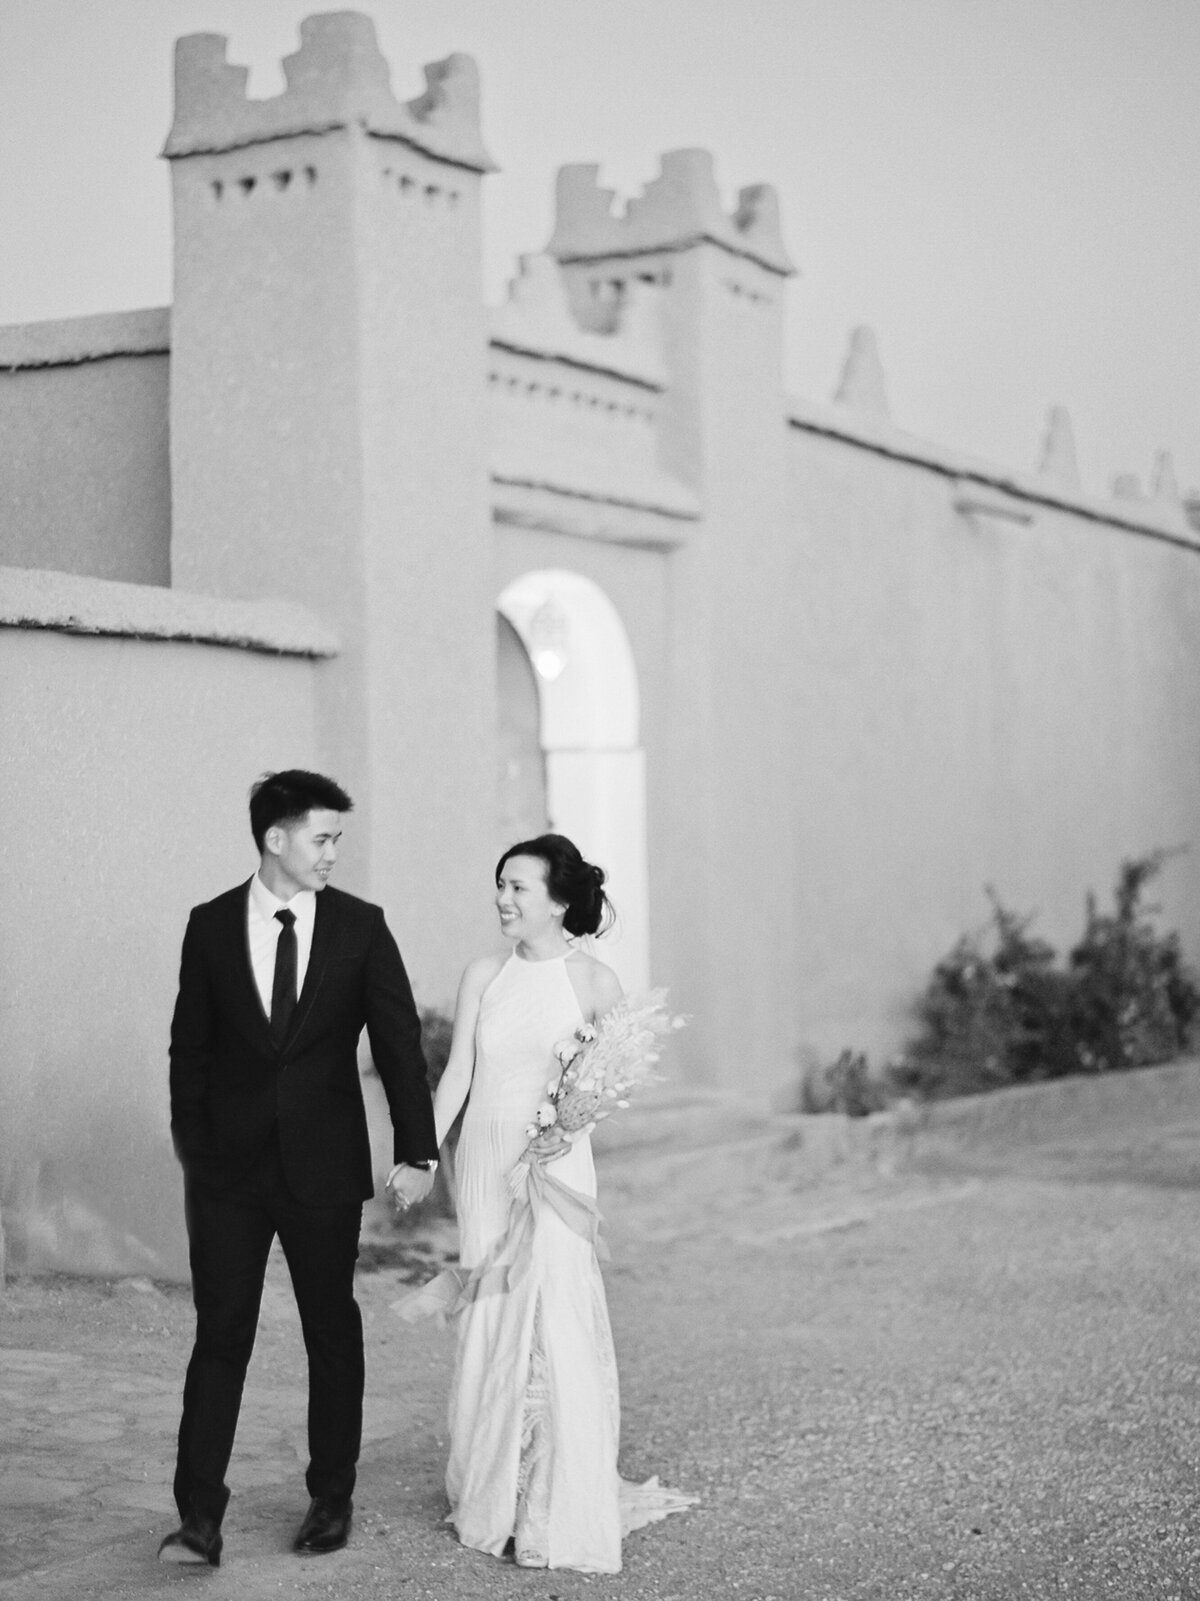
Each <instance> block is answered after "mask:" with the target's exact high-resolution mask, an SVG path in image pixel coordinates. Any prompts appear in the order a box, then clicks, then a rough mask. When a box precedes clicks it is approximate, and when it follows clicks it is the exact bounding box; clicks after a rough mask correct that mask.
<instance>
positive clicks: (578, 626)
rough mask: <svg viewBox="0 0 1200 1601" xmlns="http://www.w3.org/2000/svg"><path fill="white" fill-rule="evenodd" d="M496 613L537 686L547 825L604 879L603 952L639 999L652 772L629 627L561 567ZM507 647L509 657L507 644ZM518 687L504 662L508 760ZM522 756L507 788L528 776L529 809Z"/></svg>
mask: <svg viewBox="0 0 1200 1601" xmlns="http://www.w3.org/2000/svg"><path fill="white" fill-rule="evenodd" d="M498 610H499V612H500V615H501V618H502V619H503V620H505V621H507V622H508V623H509V624H510V625H511V627H512V629H513V630H515V632H516V634H517V636H518V637H519V639H520V641H521V644H522V646H523V647H524V654H525V656H526V659H527V663H528V664H530V666H529V671H530V672H531V673H532V676H533V682H534V684H535V685H536V691H537V697H538V709H539V742H540V754H541V756H542V759H543V760H544V763H545V768H544V771H545V802H544V806H545V814H546V817H547V820H548V822H549V824H550V827H551V828H553V829H555V830H556V831H558V832H559V833H563V834H568V835H570V837H571V838H572V839H573V840H574V841H575V843H576V844H577V845H578V846H579V848H580V850H581V851H582V852H583V854H584V855H585V856H587V857H588V858H589V859H590V860H592V861H597V862H599V863H601V865H602V866H604V867H605V868H606V869H607V871H608V874H609V888H610V889H611V891H612V898H613V903H614V905H615V907H616V909H617V914H618V920H617V926H616V928H614V930H613V932H612V934H611V936H610V937H608V938H606V940H605V942H604V947H605V949H604V955H605V960H606V961H610V962H611V963H612V965H613V967H615V968H616V970H617V972H618V973H619V974H620V976H621V979H622V982H623V983H624V984H625V987H626V988H627V989H629V990H639V989H644V988H645V986H646V984H647V983H648V982H649V966H650V919H649V905H648V900H649V895H648V879H647V870H646V762H645V753H644V751H643V750H642V747H641V742H640V733H639V720H640V704H639V696H638V684H637V669H636V666H635V664H634V659H633V651H632V650H631V648H630V645H629V637H628V635H627V634H626V632H625V626H624V624H623V623H622V621H621V618H620V615H619V613H618V612H617V609H616V607H615V606H614V605H613V603H612V601H611V600H609V598H608V596H607V595H606V594H605V593H604V591H603V590H602V589H601V588H600V587H599V586H598V585H597V584H595V583H593V582H592V580H591V579H590V578H584V577H582V576H581V575H580V574H579V573H572V572H568V571H566V570H563V569H558V568H553V569H544V570H542V571H539V572H531V573H526V574H525V575H524V576H523V577H521V578H518V579H516V580H515V581H514V582H513V583H511V584H509V585H508V587H507V588H506V589H505V590H504V592H503V594H502V595H501V596H500V599H499V601H498ZM501 648H502V649H504V650H511V642H509V644H507V645H505V646H502V647H501ZM521 682H522V680H521V679H520V678H519V677H518V675H517V673H516V671H515V669H514V667H513V665H512V663H511V662H509V663H508V664H507V666H506V665H505V664H504V661H503V658H502V661H501V676H500V697H501V711H500V724H501V750H502V757H501V759H502V760H504V759H505V758H504V755H503V751H504V748H505V747H504V741H505V740H506V739H508V740H509V741H510V742H511V739H512V731H513V730H514V729H515V728H517V727H518V726H519V725H520V722H521V713H520V710H519V706H520V697H521V695H522V690H521V688H520V685H521ZM526 682H527V680H526ZM526 693H527V692H526ZM510 699H511V701H512V704H511V705H509V704H507V703H506V702H507V701H508V700H510ZM526 704H527V701H526ZM525 751H526V754H525V756H524V758H523V759H522V761H521V762H519V763H518V764H517V765H516V766H515V767H514V768H513V769H512V783H515V782H517V778H518V774H519V773H520V772H521V771H524V772H525V774H526V777H525V780H524V782H525V790H524V793H525V795H526V799H528V797H529V795H530V794H531V793H532V789H531V786H530V785H529V781H528V767H529V756H528V746H527V745H526V746H525ZM510 759H511V758H510ZM514 800H515V796H514V793H513V790H512V786H511V784H510V785H509V786H508V788H507V789H502V794H501V808H502V811H503V810H504V808H505V807H511V806H512V805H513V804H514ZM515 837H519V835H518V836H515Z"/></svg>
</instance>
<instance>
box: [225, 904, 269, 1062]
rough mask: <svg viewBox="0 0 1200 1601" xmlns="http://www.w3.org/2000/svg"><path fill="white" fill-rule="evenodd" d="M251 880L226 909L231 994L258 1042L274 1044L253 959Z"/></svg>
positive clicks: (250, 1033)
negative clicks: (259, 990) (251, 940)
mask: <svg viewBox="0 0 1200 1601" xmlns="http://www.w3.org/2000/svg"><path fill="white" fill-rule="evenodd" d="M249 899H250V880H249V879H247V880H246V883H245V884H244V885H243V886H242V888H241V889H240V890H236V891H234V893H233V894H231V895H230V897H229V901H228V905H227V907H226V909H225V918H226V923H225V930H224V937H223V944H224V947H225V949H226V951H227V952H228V953H229V972H230V985H231V989H230V998H231V1002H232V1004H233V1005H234V1006H235V1007H236V1008H237V1011H238V1012H239V1013H240V1015H241V1017H242V1020H243V1022H244V1024H245V1027H246V1032H247V1034H248V1035H249V1036H250V1038H251V1039H252V1040H254V1041H255V1043H256V1044H258V1045H260V1046H262V1047H263V1048H264V1049H268V1050H269V1049H270V1048H271V1023H270V1019H269V1018H268V1016H267V1013H266V1011H265V1009H264V1007H263V1003H262V996H261V995H260V994H259V993H258V985H257V984H256V983H255V982H254V967H253V965H252V963H251V961H250V919H249V905H248V903H249Z"/></svg>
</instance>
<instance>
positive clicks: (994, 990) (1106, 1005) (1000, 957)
mask: <svg viewBox="0 0 1200 1601" xmlns="http://www.w3.org/2000/svg"><path fill="white" fill-rule="evenodd" d="M1169 854H1170V853H1168V852H1166V851H1155V852H1152V853H1151V854H1150V855H1149V856H1145V857H1141V858H1139V859H1136V860H1134V861H1127V862H1123V863H1122V865H1121V869H1120V872H1119V874H1118V877H1117V884H1116V888H1115V891H1114V909H1113V911H1112V912H1111V913H1109V914H1102V913H1100V912H1099V911H1098V910H1097V908H1096V902H1095V897H1094V896H1091V895H1089V897H1088V903H1087V924H1086V927H1085V929H1084V933H1083V937H1082V938H1081V940H1080V941H1079V943H1078V944H1077V945H1076V946H1075V948H1074V949H1073V950H1072V951H1071V952H1070V954H1069V956H1068V958H1067V962H1066V965H1065V966H1060V965H1059V964H1058V961H1057V958H1056V956H1055V953H1054V951H1053V949H1052V948H1051V946H1049V945H1048V944H1047V943H1046V942H1045V941H1044V940H1041V939H1037V938H1035V937H1033V936H1032V935H1031V934H1030V932H1029V928H1030V923H1031V921H1032V919H1031V918H1029V917H1024V918H1022V917H1018V916H1017V915H1016V914H1014V913H1013V912H1011V911H1009V910H1008V909H1007V908H1006V907H1004V906H1003V905H1002V904H1001V903H1000V901H999V900H998V899H997V898H996V896H995V894H994V893H993V892H992V891H990V890H989V891H988V894H989V897H990V899H991V902H992V917H991V920H990V923H989V924H988V925H987V927H986V928H985V930H984V931H983V932H982V933H981V934H978V935H970V936H965V937H964V938H962V939H960V940H959V941H958V943H957V944H956V945H955V947H954V949H953V950H952V951H951V952H950V953H949V955H948V956H946V957H945V958H944V959H943V960H942V961H940V962H939V963H938V965H937V967H936V968H935V969H934V972H933V976H932V978H931V979H930V981H929V985H928V987H927V988H926V990H925V993H924V995H922V997H921V999H920V1000H919V1002H918V1003H917V1008H916V1013H917V1019H918V1022H919V1025H920V1031H919V1033H918V1034H917V1036H916V1038H915V1039H914V1040H913V1041H912V1042H911V1043H910V1045H909V1046H908V1048H907V1050H906V1051H905V1053H904V1055H903V1056H902V1057H901V1058H900V1059H899V1060H898V1061H896V1062H894V1063H893V1064H891V1066H890V1068H889V1074H888V1076H889V1079H890V1081H891V1083H892V1085H893V1086H894V1087H895V1088H897V1089H900V1090H903V1091H907V1092H911V1093H915V1094H918V1095H921V1096H925V1097H941V1096H948V1095H971V1094H978V1093H980V1092H981V1091H984V1090H989V1089H996V1088H999V1087H1000V1086H1001V1085H1005V1084H1022V1083H1032V1082H1035V1081H1037V1080H1039V1079H1048V1078H1060V1077H1063V1076H1065V1075H1067V1074H1072V1073H1093V1072H1105V1071H1110V1070H1113V1069H1117V1068H1127V1067H1140V1066H1144V1065H1149V1064H1150V1063H1153V1062H1164V1061H1167V1060H1169V1059H1170V1058H1171V1057H1174V1056H1177V1055H1179V1054H1180V1053H1181V1052H1182V1051H1184V1050H1186V1049H1187V1048H1188V1045H1189V1044H1190V1043H1191V1040H1192V1038H1193V1034H1194V1026H1195V1023H1196V1020H1197V1015H1198V1013H1200V983H1198V981H1197V978H1196V975H1195V974H1193V973H1192V972H1191V971H1190V970H1189V969H1188V967H1187V966H1186V964H1185V963H1184V960H1183V955H1182V952H1181V950H1180V945H1179V936H1178V935H1177V934H1167V935H1162V934H1159V933H1158V931H1157V930H1156V929H1155V927H1154V925H1153V923H1152V921H1151V917H1152V916H1153V914H1154V913H1155V912H1157V911H1158V910H1159V908H1157V907H1147V906H1145V905H1144V904H1143V896H1144V892H1145V889H1146V886H1147V884H1148V883H1149V882H1150V880H1151V879H1152V878H1154V876H1155V875H1156V874H1157V873H1158V872H1159V871H1160V870H1161V869H1162V866H1163V864H1164V862H1165V861H1166V860H1167V857H1168V855H1169Z"/></svg>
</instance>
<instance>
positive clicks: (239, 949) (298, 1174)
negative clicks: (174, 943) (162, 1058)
mask: <svg viewBox="0 0 1200 1601" xmlns="http://www.w3.org/2000/svg"><path fill="white" fill-rule="evenodd" d="M249 891H250V886H249V883H246V884H242V885H240V886H239V887H238V888H237V889H232V890H229V891H228V892H227V893H226V894H224V895H219V896H218V897H217V899H216V900H214V901H208V902H207V903H206V904H205V905H203V906H197V907H195V908H194V909H193V911H192V914H191V917H190V918H189V919H188V926H187V932H186V933H185V935H184V937H183V956H182V959H181V963H180V970H179V998H178V1000H177V1001H176V1003H175V1015H174V1018H173V1020H172V1024H171V1134H172V1137H173V1139H174V1141H175V1149H176V1152H177V1153H178V1156H179V1159H180V1161H181V1162H182V1163H183V1165H184V1169H185V1171H186V1172H187V1174H188V1175H189V1177H191V1178H194V1179H196V1180H198V1181H199V1182H201V1183H204V1184H205V1185H206V1186H218V1187H219V1186H221V1185H226V1184H230V1183H233V1182H235V1181H236V1180H237V1179H238V1178H240V1177H241V1176H242V1175H243V1174H244V1173H245V1172H246V1171H247V1170H248V1168H249V1167H250V1165H251V1164H252V1163H253V1161H254V1160H255V1158H256V1157H257V1156H258V1155H259V1154H260V1153H261V1152H262V1150H263V1148H264V1146H265V1145H266V1143H267V1141H268V1140H269V1139H270V1137H271V1133H272V1130H273V1129H274V1128H275V1127H276V1126H277V1127H278V1131H279V1148H280V1152H281V1154H282V1159H283V1168H284V1173H285V1175H286V1177H287V1181H288V1185H289V1187H290V1188H291V1190H292V1193H293V1194H294V1195H295V1196H296V1198H297V1199H298V1200H301V1201H304V1202H308V1203H311V1204H314V1205H334V1204H338V1203H343V1202H354V1201H360V1200H367V1199H368V1198H369V1197H370V1196H371V1195H372V1194H373V1193H374V1175H373V1174H372V1172H371V1149H370V1142H369V1139H368V1136H367V1119H366V1113H365V1110H364V1108H363V1100H362V1090H361V1088H360V1085H359V1075H358V1042H359V1038H360V1036H361V1034H362V1031H363V1028H364V1027H365V1028H366V1030H367V1036H368V1039H369V1041H370V1045H371V1053H372V1056H373V1058H374V1062H375V1067H376V1069H377V1071H378V1073H379V1077H380V1079H381V1080H382V1083H383V1088H384V1091H385V1093H386V1095H387V1101H388V1107H389V1108H390V1110H391V1116H392V1129H393V1147H394V1158H395V1160H396V1161H397V1162H420V1161H428V1160H431V1159H432V1158H434V1157H436V1155H437V1143H436V1140H435V1137H434V1124H433V1106H432V1101H431V1098H430V1094H429V1086H428V1081H427V1078H426V1071H425V1059H424V1056H423V1055H422V1053H421V1024H420V1019H419V1018H418V1016H417V1010H416V1007H415V1006H414V1004H413V997H412V990H411V988H410V986H409V982H408V975H407V974H406V972H405V971H404V963H403V962H402V961H401V958H400V952H399V950H398V949H397V948H396V942H395V940H394V939H393V938H392V935H391V932H390V931H389V929H388V926H387V924H386V922H385V921H384V917H383V912H382V910H381V909H380V908H379V907H378V906H372V905H370V904H369V903H368V902H367V901H361V900H359V899H358V898H357V897H356V896H354V895H347V894H345V893H343V892H342V891H341V890H337V889H332V888H330V887H328V886H327V887H326V888H325V889H323V890H319V891H318V893H317V904H316V921H315V924H314V926H313V941H312V951H311V953H310V956H309V961H308V968H307V971H306V973H305V976H304V986H303V988H302V990H301V992H300V996H299V1000H298V1002H297V1005H296V1010H295V1012H294V1013H293V1016H292V1021H291V1025H290V1027H289V1030H288V1034H287V1037H286V1039H285V1040H284V1042H283V1044H282V1045H281V1046H280V1045H276V1044H275V1042H274V1041H273V1040H272V1038H271V1030H270V1026H269V1021H268V1018H267V1014H266V1012H265V1011H264V1010H263V1005H262V1001H261V999H260V997H259V993H258V988H257V986H256V985H255V982H254V973H253V970H252V968H251V965H250V946H249V936H248V933H247V904H246V903H247V897H248V895H249Z"/></svg>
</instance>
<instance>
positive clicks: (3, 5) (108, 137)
mask: <svg viewBox="0 0 1200 1601" xmlns="http://www.w3.org/2000/svg"><path fill="white" fill-rule="evenodd" d="M318 9H321V7H320V6H319V4H317V3H314V0H0V324H7V323H13V322H26V321H34V320H37V319H40V318H46V317H65V316H73V315H76V314H79V313H84V312H94V311H108V310H117V309H122V308H126V307H134V306H148V305H165V304H167V303H169V301H170V297H171V287H170V285H171V231H170V207H169V186H168V176H167V171H166V166H165V163H163V162H162V161H160V160H158V159H157V157H158V152H159V151H160V150H161V148H162V144H163V140H164V138H165V136H166V133H167V130H168V128H169V126H170V121H171V53H172V46H173V41H174V39H175V38H176V37H178V36H179V35H181V34H185V33H200V32H215V33H223V34H225V35H227V36H228V38H229V41H230V47H229V56H230V59H231V60H233V61H236V62H239V63H242V64H244V65H247V66H249V67H250V68H251V76H250V92H251V93H252V94H255V95H269V94H274V93H276V92H278V90H279V89H280V88H282V84H283V79H282V73H281V70H280V66H279V63H280V60H281V58H282V57H283V56H284V55H287V54H289V53H290V52H292V51H293V50H294V49H295V48H296V46H297V42H298V35H297V27H298V24H299V21H300V19H301V18H302V17H304V16H306V15H309V14H310V13H312V12H313V11H316V10H318ZM325 9H330V10H332V9H337V7H336V6H335V5H332V4H331V5H329V6H328V7H326V8H325ZM358 9H361V10H363V11H365V12H367V14H368V15H370V16H371V17H373V18H374V20H375V22H376V25H377V28H378V32H379V36H380V41H381V44H382V47H383V51H384V54H385V55H386V56H387V58H388V60H389V61H390V63H391V68H392V83H393V88H394V90H395V92H396V94H397V96H398V97H399V98H401V99H409V98H411V97H412V96H413V95H415V94H417V93H419V92H420V90H421V88H422V86H423V78H422V74H421V67H422V65H423V63H425V62H427V61H431V60H436V59H439V58H441V57H444V56H446V55H448V54H450V53H451V52H452V51H456V50H463V51H466V52H467V53H469V54H471V55H473V56H474V57H475V59H476V61H477V62H478V64H479V67H480V72H481V76H482V84H483V128H484V135H485V139H486V142H487V145H488V148H489V150H490V151H491V154H492V157H493V159H494V160H495V161H496V162H497V163H498V164H499V166H500V168H501V171H500V172H499V173H498V174H496V175H494V176H492V177H490V178H488V179H487V180H486V182H485V185H484V193H485V199H484V208H485V209H484V228H485V262H484V286H483V287H484V292H485V294H486V296H487V298H488V299H489V300H490V301H492V302H496V301H499V300H500V299H501V298H502V296H503V294H504V292H505V286H506V283H507V281H508V280H509V279H510V278H511V277H512V276H513V274H514V272H515V268H516V261H517V258H518V256H519V255H521V254H523V253H527V252H530V251H537V250H539V249H541V248H542V247H543V246H544V245H545V243H546V240H547V239H548V237H549V235H550V231H551V224H552V205H553V188H554V175H555V172H556V171H557V169H558V167H560V166H561V165H563V164H564V163H567V162H573V161H591V162H599V163H600V167H601V181H602V182H603V183H604V184H605V185H606V186H608V187H612V188H615V189H616V190H617V191H618V192H619V194H620V195H622V196H626V197H627V196H629V195H631V194H636V193H638V192H639V191H640V189H641V188H642V186H643V185H644V184H645V183H646V182H647V181H648V180H649V179H651V178H652V177H653V176H654V174H655V173H656V172H657V169H658V158H659V156H660V155H661V153H662V152H663V151H665V150H671V149H678V148H681V147H687V146H701V147H704V148H707V149H709V150H711V151H712V152H713V153H714V156H715V158H716V171H717V178H718V182H719V183H720V185H721V189H722V193H723V195H724V197H725V200H726V203H727V206H728V207H729V208H731V209H732V207H733V205H734V203H735V200H736V194H737V190H738V189H739V188H741V187H743V186H745V185H747V184H753V183H759V182H767V183H771V184H774V185H775V186H776V188H777V189H778V190H779V193H780V200H781V209H782V216H783V227H784V235H785V238H786V241H787V244H788V248H789V250H790V252H791V255H792V258H793V259H794V261H795V262H796V264H797V266H798V267H799V269H800V276H799V277H798V278H796V279H795V280H793V281H792V283H791V285H790V288H789V301H788V335H787V348H786V352H785V377H786V382H787V386H788V389H789V390H790V391H791V392H792V393H793V394H795V395H797V396H800V397H804V398H808V399H814V400H826V399H828V398H830V396H831V395H832V393H833V391H834V389H835V388H836V385H837V381H838V376H839V373H840V369H841V363H842V359H843V356H844V352H845V348H846V343H847V340H848V338H849V335H850V332H851V330H852V329H853V328H854V327H855V326H856V325H857V324H860V323H866V324H868V325H870V326H871V327H872V328H874V330H875V333H876V335H877V338H878V341H879V347H880V351H881V354H882V358H883V363H884V368H885V372H886V374H887V383H888V391H889V395H890V400H891V409H892V417H893V420H894V421H895V422H896V423H897V425H898V426H900V427H902V428H904V429H906V430H907V431H909V432H911V433H914V434H918V435H921V436H923V437H925V438H927V439H931V440H935V441H939V442H941V443H943V444H946V445H950V446H954V447H956V448H958V449H961V450H967V451H970V452H971V453H973V454H975V455H977V456H979V457H982V458H984V459H985V460H988V461H991V462H993V463H996V464H997V465H1001V466H1008V467H1018V468H1021V467H1033V466H1034V465H1035V463H1036V461H1037V457H1038V454H1039V450H1040V444H1041V439H1042V435H1043V432H1044V426H1045V418H1046V412H1047V410H1048V408H1049V407H1050V406H1051V405H1064V406H1066V407H1067V408H1068V410H1069V412H1070V414H1071V418H1072V421H1073V424H1074V431H1075V439H1076V444H1077V447H1078V453H1079V460H1080V466H1081V471H1082V475H1083V481H1084V488H1085V489H1086V490H1088V491H1089V492H1091V493H1094V494H1103V493H1106V492H1107V491H1108V488H1109V485H1110V483H1111V480H1112V478H1113V476H1114V475H1115V474H1117V473H1136V474H1139V475H1140V476H1141V477H1142V479H1143V481H1145V480H1147V479H1148V478H1149V475H1150V470H1151V466H1152V463H1153V459H1154V455H1155V452H1156V451H1158V450H1160V449H1168V450H1170V451H1171V452H1172V454H1173V457H1174V461H1175V465H1176V470H1177V474H1178V477H1179V480H1180V484H1181V487H1182V488H1183V489H1184V490H1185V491H1187V490H1189V489H1198V490H1200V194H1198V184H1197V177H1198V167H1200V90H1198V88H1197V85H1198V84H1200V0H373V3H364V4H362V5H361V6H359V7H358Z"/></svg>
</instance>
